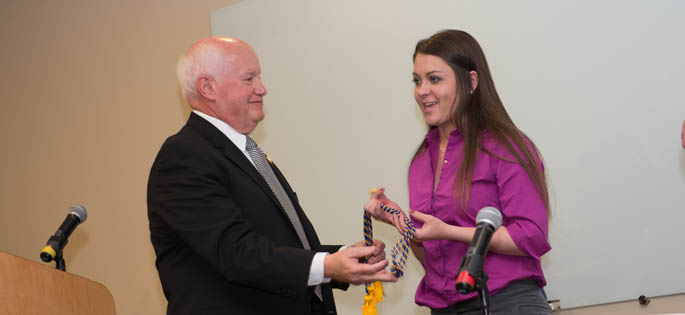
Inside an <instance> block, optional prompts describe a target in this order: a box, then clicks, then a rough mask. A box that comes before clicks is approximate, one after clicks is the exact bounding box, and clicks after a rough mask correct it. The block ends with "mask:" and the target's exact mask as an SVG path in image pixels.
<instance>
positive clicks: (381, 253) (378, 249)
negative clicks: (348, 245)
mask: <svg viewBox="0 0 685 315" xmlns="http://www.w3.org/2000/svg"><path fill="white" fill-rule="evenodd" d="M364 246H366V245H365V242H364V241H359V242H357V243H355V244H353V245H352V247H364ZM373 248H374V250H373V253H371V256H369V257H367V258H368V259H369V260H368V263H369V264H371V265H373V264H375V263H377V262H380V261H383V260H385V243H383V241H381V240H377V239H374V240H373Z"/></svg>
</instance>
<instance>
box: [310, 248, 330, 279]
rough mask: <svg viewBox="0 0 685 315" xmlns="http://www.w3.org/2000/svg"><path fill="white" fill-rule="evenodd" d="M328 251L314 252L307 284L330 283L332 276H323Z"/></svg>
mask: <svg viewBox="0 0 685 315" xmlns="http://www.w3.org/2000/svg"><path fill="white" fill-rule="evenodd" d="M326 255H328V253H326V252H318V253H316V254H314V259H312V266H311V268H310V269H309V280H308V281H307V286H310V287H311V286H315V285H317V284H322V283H329V282H331V278H326V277H324V276H323V262H324V260H325V258H326Z"/></svg>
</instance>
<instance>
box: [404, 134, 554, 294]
mask: <svg viewBox="0 0 685 315" xmlns="http://www.w3.org/2000/svg"><path fill="white" fill-rule="evenodd" d="M439 143H440V135H439V132H438V129H437V128H436V129H433V130H431V131H430V132H428V134H427V135H426V144H427V147H426V149H425V150H424V151H423V152H421V153H419V154H418V155H417V156H416V158H415V159H414V161H413V162H412V164H411V166H410V168H409V206H410V207H411V209H414V210H416V211H420V212H424V213H427V214H430V215H432V216H435V217H437V218H439V219H440V220H442V221H444V222H445V223H447V224H450V225H455V226H464V227H474V226H475V220H476V214H477V213H478V211H479V210H480V209H482V208H483V207H486V206H492V207H495V208H497V209H499V210H500V211H501V212H502V219H503V220H502V225H503V226H506V227H507V230H508V231H509V234H510V235H511V238H512V239H513V241H514V243H515V244H516V246H518V248H519V249H520V250H521V251H523V252H524V253H526V254H528V256H511V255H504V254H498V253H494V252H488V254H487V256H486V259H485V266H484V269H485V272H487V274H488V276H489V280H488V287H489V289H490V293H491V294H496V293H497V292H499V291H501V290H502V289H503V288H504V287H506V286H507V284H509V283H511V282H512V281H515V280H524V279H530V280H535V281H537V283H538V284H539V285H540V287H543V286H545V284H546V282H545V277H544V274H543V273H542V266H541V265H540V257H541V256H542V255H544V254H545V253H546V252H548V251H549V250H550V249H551V247H550V245H549V243H548V242H547V224H548V217H547V208H546V207H545V203H544V201H543V200H542V198H540V195H539V194H538V192H537V191H536V190H535V186H534V185H533V182H532V181H531V179H530V177H529V176H528V174H526V171H525V170H524V168H523V167H522V166H521V165H519V164H518V163H514V162H510V161H515V159H514V158H513V156H512V154H510V153H509V152H507V150H506V148H505V147H503V146H502V145H500V144H499V143H497V141H496V140H494V139H493V138H491V137H489V136H488V134H487V133H486V134H485V135H483V136H482V137H481V143H482V145H483V146H484V147H485V148H487V149H488V150H489V151H490V152H492V153H493V154H496V155H497V156H500V157H505V158H507V159H508V160H510V161H506V160H503V159H501V158H498V157H495V156H491V155H490V154H487V153H485V152H482V151H480V152H479V153H478V154H477V156H476V163H475V168H474V171H473V179H472V182H471V193H470V198H469V203H468V207H467V208H468V209H467V210H466V213H464V211H463V210H461V209H459V207H458V202H457V200H456V196H455V178H456V175H457V173H458V171H459V167H460V164H461V161H462V146H463V144H464V138H463V137H462V135H461V133H460V132H459V131H457V130H455V131H453V132H452V133H451V134H450V137H449V140H448V144H447V150H446V153H445V160H444V161H438V160H437V159H438V154H439ZM529 147H530V149H531V150H533V152H535V151H534V149H533V147H532V145H529ZM534 155H535V158H536V160H537V161H538V163H540V166H541V167H542V163H541V162H540V160H539V157H537V155H536V154H535V153H534ZM437 163H444V164H443V166H442V171H441V174H440V182H439V183H438V187H437V189H436V191H435V192H433V187H434V184H433V183H434V180H433V179H434V174H435V169H436V167H437ZM413 223H414V224H415V225H416V226H417V228H418V227H420V226H421V224H420V223H419V222H417V221H415V220H414V221H413ZM468 246H469V244H466V243H460V242H455V241H448V240H433V241H424V242H423V247H424V249H425V252H426V253H425V257H424V268H425V272H426V273H425V275H424V277H423V279H422V280H421V282H420V283H419V287H418V288H417V290H416V304H418V305H422V306H428V307H430V308H443V307H447V306H450V305H453V304H454V303H456V302H459V301H462V300H466V299H469V298H472V297H474V296H476V295H477V294H476V293H475V292H474V293H471V294H468V295H462V294H459V293H458V292H457V291H456V289H455V287H454V285H455V283H456V277H457V271H458V269H459V264H460V263H461V259H462V257H463V256H464V254H465V253H466V250H467V249H468Z"/></svg>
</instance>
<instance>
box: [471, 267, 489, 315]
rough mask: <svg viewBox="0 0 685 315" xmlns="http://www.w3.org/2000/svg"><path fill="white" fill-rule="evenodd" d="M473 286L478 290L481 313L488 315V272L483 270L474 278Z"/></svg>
mask: <svg viewBox="0 0 685 315" xmlns="http://www.w3.org/2000/svg"><path fill="white" fill-rule="evenodd" d="M473 288H474V289H476V290H478V298H479V299H480V309H481V314H483V315H490V291H489V290H488V274H487V273H485V271H483V273H482V276H481V277H479V278H478V279H476V284H475V285H474V286H473Z"/></svg>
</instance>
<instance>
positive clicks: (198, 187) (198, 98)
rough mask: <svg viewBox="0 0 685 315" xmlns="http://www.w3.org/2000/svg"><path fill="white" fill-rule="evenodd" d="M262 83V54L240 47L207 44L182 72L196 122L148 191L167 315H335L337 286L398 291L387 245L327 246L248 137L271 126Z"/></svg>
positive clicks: (168, 149) (169, 150) (160, 163)
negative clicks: (265, 123) (387, 284)
mask: <svg viewBox="0 0 685 315" xmlns="http://www.w3.org/2000/svg"><path fill="white" fill-rule="evenodd" d="M260 74H261V69H260V66H259V61H258V59H257V55H256V54H255V52H254V51H253V50H252V48H251V47H250V46H249V45H248V44H247V43H245V42H243V41H240V40H237V39H233V38H225V37H212V38H205V39H202V40H200V41H198V42H196V43H194V44H193V45H192V46H191V47H190V48H189V49H188V50H187V51H186V53H185V55H184V56H183V57H182V58H181V59H180V61H179V64H178V75H179V81H180V83H181V87H182V90H183V95H184V96H185V98H186V100H187V101H188V103H189V105H190V107H191V108H192V110H193V112H192V113H191V115H190V117H189V119H188V122H187V123H186V125H185V126H184V127H183V128H182V129H181V130H180V131H179V132H178V133H177V134H175V135H173V136H171V137H169V138H168V139H167V140H166V141H165V142H164V144H163V145H162V148H161V149H160V151H159V153H158V155H157V158H156V159H155V162H154V164H153V166H152V170H151V171H150V178H149V182H148V217H149V220H150V234H151V239H152V244H153V247H154V249H155V253H156V254H157V261H156V265H157V270H158V272H159V277H160V280H161V282H162V287H163V289H164V294H165V296H166V298H167V300H168V302H169V305H168V308H167V313H168V314H335V313H336V310H335V304H334V301H333V295H332V291H331V289H332V288H333V287H337V288H343V289H345V288H346V287H347V284H348V283H354V284H359V283H365V282H372V281H376V280H381V281H394V280H395V278H394V277H393V276H392V274H390V273H389V272H388V271H387V270H385V267H386V266H387V264H388V262H387V260H386V259H385V253H384V251H383V249H384V244H383V243H382V242H379V241H376V242H375V245H374V246H369V247H365V246H361V244H362V243H357V244H355V245H356V246H351V247H347V248H344V249H340V246H326V245H321V244H320V242H319V239H318V238H317V236H316V232H315V231H314V228H313V226H312V224H311V222H309V220H308V219H307V217H306V215H305V213H304V212H303V211H302V209H301V207H300V205H299V203H298V200H297V196H296V195H295V193H294V192H293V191H292V189H291V187H290V185H289V184H288V182H287V181H286V179H285V177H284V176H283V174H282V173H281V172H280V170H279V169H278V168H277V167H276V166H275V165H274V164H273V163H271V162H266V160H265V159H264V154H263V152H262V151H261V150H260V149H259V148H258V147H257V146H256V143H254V141H253V140H252V139H251V138H250V137H249V134H250V132H252V130H254V128H255V127H256V126H257V124H258V123H259V122H260V121H261V120H262V119H264V111H263V106H264V104H263V100H264V96H265V95H266V89H265V87H264V85H263V84H262V81H261V78H260ZM366 256H371V258H370V260H369V264H361V263H359V259H360V258H362V257H366Z"/></svg>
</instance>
